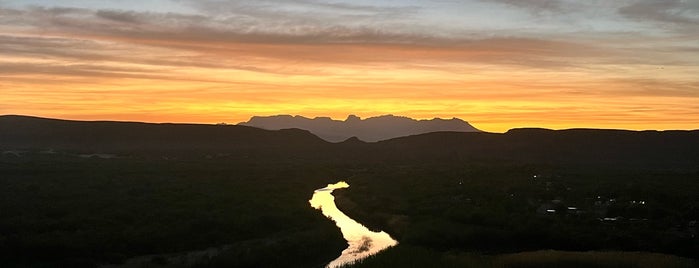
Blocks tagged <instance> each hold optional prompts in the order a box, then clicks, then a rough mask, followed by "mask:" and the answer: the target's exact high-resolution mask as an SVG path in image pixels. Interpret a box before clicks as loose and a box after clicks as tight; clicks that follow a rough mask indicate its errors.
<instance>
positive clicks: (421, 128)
mask: <svg viewBox="0 0 699 268" xmlns="http://www.w3.org/2000/svg"><path fill="white" fill-rule="evenodd" d="M239 125H244V126H251V127H257V128H262V129H268V130H280V129H287V128H298V129H305V130H308V131H310V132H311V133H313V134H315V135H317V136H318V137H320V138H322V139H324V140H326V141H330V142H342V141H345V140H347V139H349V138H352V137H356V138H357V139H359V140H362V141H367V142H376V141H382V140H388V139H392V138H397V137H404V136H411V135H417V134H424V133H430V132H441V131H455V132H480V130H478V129H476V128H475V127H473V126H471V124H469V123H468V122H466V121H463V120H461V119H458V118H452V119H441V118H435V119H431V120H415V119H412V118H409V117H403V116H394V115H383V116H377V117H370V118H367V119H361V118H360V117H358V116H356V115H350V116H348V117H347V119H345V121H340V120H333V119H331V118H329V117H316V118H313V119H310V118H306V117H303V116H298V115H297V116H291V115H277V116H265V117H263V116H254V117H252V118H250V121H247V122H242V123H240V124H239Z"/></svg>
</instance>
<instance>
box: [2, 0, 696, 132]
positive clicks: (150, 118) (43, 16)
mask: <svg viewBox="0 0 699 268" xmlns="http://www.w3.org/2000/svg"><path fill="white" fill-rule="evenodd" d="M0 114H24V115H35V116H43V117H55V118H64V119H80V120H83V119H84V120H130V121H147V122H197V123H217V122H228V123H238V122H240V121H246V120H247V119H248V118H249V117H250V116H253V115H276V114H292V115H303V116H307V117H315V116H330V117H333V118H336V119H344V118H345V117H347V115H348V114H356V115H359V116H361V117H369V116H377V115H383V114H394V115H404V116H410V117H413V118H421V119H428V118H433V117H442V118H452V117H459V118H462V119H464V120H467V121H469V122H471V123H472V124H473V125H474V126H476V127H477V128H479V129H482V130H486V131H493V132H503V131H506V130H507V129H510V128H515V127H526V126H535V127H546V128H555V129H560V128H575V127H594V128H626V129H699V1H697V0H614V1H609V0H586V1H580V0H575V1H574V0H435V1H416V0H372V1H369V0H354V1H350V0H299V1H287V0H240V1H216V0H151V1H149V0H138V1H136V0H111V1H108V0H89V1H88V0H84V1H79V0H61V1H56V0H4V1H3V0H0Z"/></svg>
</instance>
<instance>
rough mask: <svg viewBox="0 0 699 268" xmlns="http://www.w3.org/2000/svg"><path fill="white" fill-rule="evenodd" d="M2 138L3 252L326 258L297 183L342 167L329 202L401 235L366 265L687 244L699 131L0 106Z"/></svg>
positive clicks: (523, 260) (212, 261) (250, 262)
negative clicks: (271, 126)
mask: <svg viewBox="0 0 699 268" xmlns="http://www.w3.org/2000/svg"><path fill="white" fill-rule="evenodd" d="M0 153H1V154H0V263H2V266H3V267H61V266H62V267H92V266H95V265H98V264H123V263H125V262H126V264H129V265H131V266H132V267H140V266H144V265H146V264H147V267H186V266H194V267H321V266H323V264H324V263H326V262H328V261H329V260H331V259H333V258H334V257H336V255H337V254H339V252H340V251H341V249H342V248H343V247H344V245H345V244H344V241H343V240H342V239H341V235H340V233H339V231H338V230H337V229H336V228H335V227H334V224H333V223H332V222H330V221H328V220H327V219H325V218H323V217H322V215H321V214H320V213H319V212H317V211H314V210H313V209H312V208H311V207H310V206H309V204H308V199H309V198H310V197H311V194H312V192H313V190H314V189H316V188H319V187H322V186H324V185H326V184H327V183H330V182H335V181H337V180H339V179H347V180H348V182H349V183H350V184H351V187H350V188H349V189H347V190H341V191H336V192H335V195H336V196H337V203H338V206H340V208H341V209H342V210H343V211H345V212H346V213H347V214H348V215H350V216H351V217H353V218H355V219H357V220H358V221H359V222H362V223H366V224H368V225H369V226H370V227H371V228H376V229H381V230H385V231H387V232H388V233H390V234H391V235H392V236H394V237H395V238H397V240H398V241H399V242H400V244H399V246H397V247H396V248H393V249H391V250H388V251H387V252H386V253H385V254H379V255H377V256H375V257H373V258H370V259H367V260H366V261H365V262H364V263H362V264H361V265H364V266H361V265H360V267H390V266H393V267H478V264H484V266H494V267H547V266H548V267H556V265H561V263H563V264H565V265H566V267H588V266H589V265H587V264H589V262H590V261H591V260H592V262H593V263H594V264H595V265H597V267H647V266H643V265H645V264H643V263H652V261H661V260H663V259H664V258H670V257H668V256H666V255H653V254H647V253H625V252H613V251H632V252H636V251H640V252H658V253H665V254H671V255H678V256H684V257H689V258H695V257H696V256H695V255H696V252H699V241H698V238H697V223H696V221H697V219H698V218H699V195H697V194H696V193H697V192H699V131H668V132H654V131H648V132H632V131H614V130H569V131H550V130H542V129H521V130H513V131H510V132H508V133H506V134H492V133H448V132H444V133H432V134H425V135H419V136H412V137H405V138H399V139H394V140H389V141H385V142H379V143H363V142H361V141H358V140H349V141H347V142H343V143H328V142H325V141H323V140H321V139H319V138H317V137H315V136H313V135H312V134H310V133H309V132H307V131H302V130H281V131H266V130H260V129H255V128H250V127H243V126H213V125H211V126H210V125H177V124H142V123H124V122H75V121H61V120H50V119H39V118H27V117H17V116H0ZM571 208H572V209H571ZM206 249H212V252H213V253H212V254H210V255H211V256H213V257H206V256H204V255H197V256H198V257H192V258H190V259H189V260H186V261H182V257H181V256H183V255H185V253H187V252H195V251H202V250H206ZM542 249H555V250H565V251H588V250H595V251H610V252H602V253H599V254H601V255H595V254H592V253H585V252H581V253H570V252H559V251H537V250H542ZM523 251H525V252H523ZM517 252H522V253H517ZM518 254H519V255H518ZM586 254H587V255H586ZM605 254H606V255H605ZM634 254H638V255H634ZM139 256H140V257H139ZM133 257H138V258H136V259H133ZM643 258H648V259H647V261H643V262H639V261H638V260H641V259H643ZM672 258H675V257H672ZM185 259H186V258H185ZM666 261H667V262H664V263H663V262H660V263H661V265H660V267H662V266H666V267H691V265H693V264H694V263H692V262H691V261H690V260H688V259H672V260H666ZM404 263H405V264H408V263H410V264H413V265H403V264H404ZM421 263H425V264H433V265H432V266H429V265H419V264H421ZM474 263H475V264H476V266H474ZM437 264H443V265H437ZM685 264H686V266H683V265H685ZM469 265H471V266H469ZM498 265H500V266H498ZM676 265H679V266H676Z"/></svg>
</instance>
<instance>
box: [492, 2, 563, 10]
mask: <svg viewBox="0 0 699 268" xmlns="http://www.w3.org/2000/svg"><path fill="white" fill-rule="evenodd" d="M487 1H488V2H495V3H501V4H506V5H509V6H514V7H518V8H522V9H526V10H529V11H532V12H535V13H543V12H556V13H559V12H563V11H565V10H568V8H570V5H568V4H571V3H568V4H564V3H563V2H562V1H561V0H487Z"/></svg>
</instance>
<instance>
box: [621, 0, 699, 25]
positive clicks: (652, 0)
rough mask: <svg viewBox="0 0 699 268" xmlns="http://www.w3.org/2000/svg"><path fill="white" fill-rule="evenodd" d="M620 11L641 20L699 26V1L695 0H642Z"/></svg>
mask: <svg viewBox="0 0 699 268" xmlns="http://www.w3.org/2000/svg"><path fill="white" fill-rule="evenodd" d="M619 13H620V14H622V15H624V16H627V17H629V18H632V19H635V20H639V21H656V22H661V23H667V24H674V25H679V26H683V27H697V28H699V1H695V0H689V1H687V0H642V1H637V2H634V3H631V4H629V5H626V6H623V7H621V8H619ZM695 29H696V28H695Z"/></svg>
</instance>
